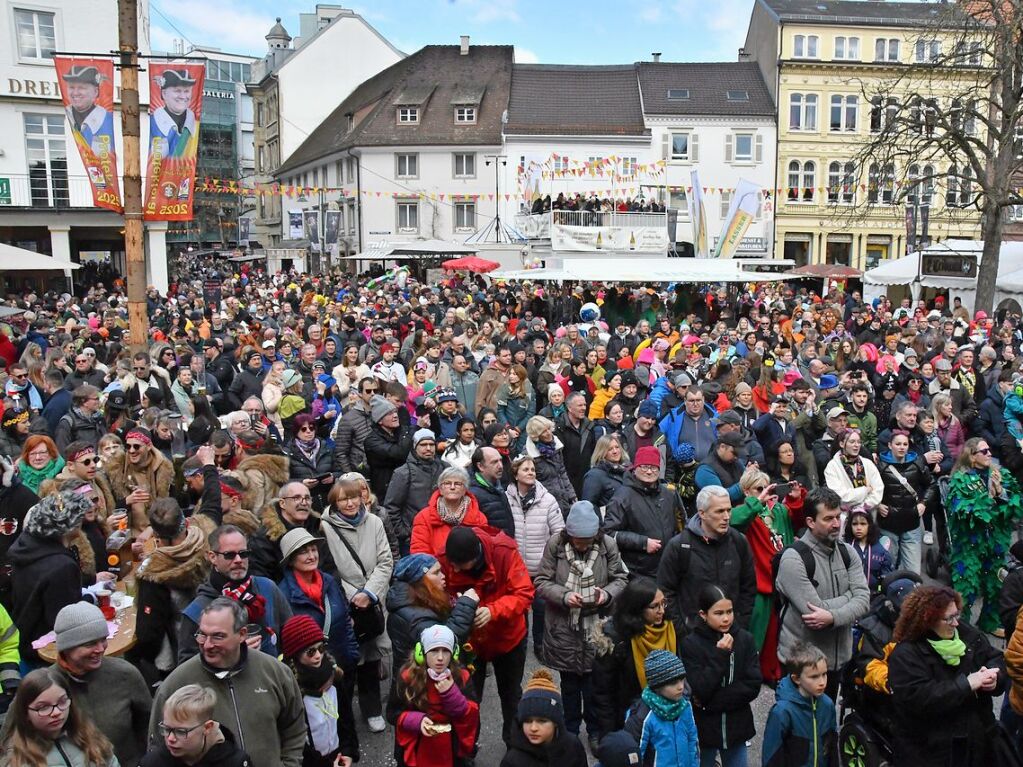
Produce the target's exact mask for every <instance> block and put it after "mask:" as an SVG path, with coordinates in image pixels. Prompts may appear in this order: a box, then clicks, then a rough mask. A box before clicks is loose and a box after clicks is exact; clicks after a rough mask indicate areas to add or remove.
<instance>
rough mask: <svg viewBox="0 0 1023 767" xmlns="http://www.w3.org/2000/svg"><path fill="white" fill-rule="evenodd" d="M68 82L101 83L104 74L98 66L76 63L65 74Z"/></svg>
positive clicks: (65, 80)
mask: <svg viewBox="0 0 1023 767" xmlns="http://www.w3.org/2000/svg"><path fill="white" fill-rule="evenodd" d="M64 82H66V83H84V84H86V85H99V84H100V83H101V82H103V75H101V74H100V73H99V70H98V69H97V68H96V67H90V66H79V65H78V64H75V65H74V66H72V67H71V69H69V70H68V71H67V74H65V75H64Z"/></svg>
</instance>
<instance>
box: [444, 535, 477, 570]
mask: <svg viewBox="0 0 1023 767" xmlns="http://www.w3.org/2000/svg"><path fill="white" fill-rule="evenodd" d="M444 553H445V554H446V555H447V558H448V561H449V562H451V563H452V564H455V565H467V564H470V563H474V562H476V560H478V559H479V558H480V554H482V553H483V547H482V545H481V544H480V539H479V538H478V537H477V536H476V531H475V530H473V529H472V528H471V527H465V526H464V525H459V526H457V527H456V528H455V529H453V530H452V531H451V533H450V534H449V535H448V542H447V544H446V545H445V547H444Z"/></svg>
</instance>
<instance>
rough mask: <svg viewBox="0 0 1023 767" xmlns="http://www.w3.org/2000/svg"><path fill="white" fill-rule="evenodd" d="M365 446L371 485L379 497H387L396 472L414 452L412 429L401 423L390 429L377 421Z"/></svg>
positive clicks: (367, 437)
mask: <svg viewBox="0 0 1023 767" xmlns="http://www.w3.org/2000/svg"><path fill="white" fill-rule="evenodd" d="M363 447H364V449H365V451H366V461H367V463H368V465H369V473H368V475H367V478H368V479H369V486H370V488H372V490H373V494H374V495H375V496H376V497H377V498H386V497H387V488H388V485H390V483H391V481H392V479H393V478H394V473H395V472H396V471H397V470H398V468H400V467H401V466H402V465H403V464H404V463H405V461H406V460H408V457H409V453H411V452H412V430H411V429H409V428H408V427H407V426H400V425H399V426H398V427H397V428H396V429H394V430H393V431H390V430H388V429H385V428H384V427H383V426H381V425H380V424H378V423H375V424H373V425H372V426H371V427H370V430H369V434H368V435H367V436H366V442H365V444H364V445H363Z"/></svg>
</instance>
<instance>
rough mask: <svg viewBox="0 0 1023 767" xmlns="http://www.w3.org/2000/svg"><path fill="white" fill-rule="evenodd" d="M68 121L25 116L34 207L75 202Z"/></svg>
mask: <svg viewBox="0 0 1023 767" xmlns="http://www.w3.org/2000/svg"><path fill="white" fill-rule="evenodd" d="M64 119H65V118H64V115H63V113H62V114H60V115H40V114H26V115H24V120H25V149H26V155H27V158H28V183H29V188H30V191H31V193H32V205H34V206H39V207H61V206H67V205H69V204H70V202H71V199H70V195H69V194H68V179H67V141H66V139H65V136H64Z"/></svg>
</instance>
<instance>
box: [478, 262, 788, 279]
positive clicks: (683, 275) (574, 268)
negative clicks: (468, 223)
mask: <svg viewBox="0 0 1023 767" xmlns="http://www.w3.org/2000/svg"><path fill="white" fill-rule="evenodd" d="M491 276H492V277H493V278H494V279H506V280H578V281H585V282H764V281H765V280H769V279H777V276H776V275H768V274H766V273H763V272H749V271H746V270H744V269H743V268H742V264H740V263H739V262H737V261H733V260H731V259H713V258H626V259H620V260H611V259H606V258H579V259H571V260H569V259H566V260H565V261H564V263H563V264H562V265H561V266H560V267H549V268H543V269H514V270H502V271H499V272H492V273H491Z"/></svg>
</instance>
